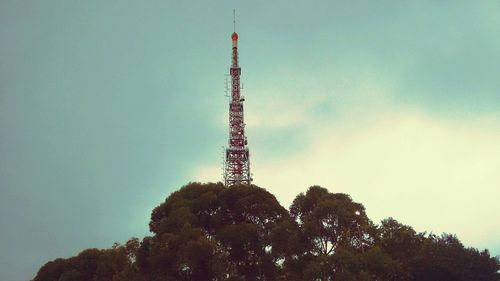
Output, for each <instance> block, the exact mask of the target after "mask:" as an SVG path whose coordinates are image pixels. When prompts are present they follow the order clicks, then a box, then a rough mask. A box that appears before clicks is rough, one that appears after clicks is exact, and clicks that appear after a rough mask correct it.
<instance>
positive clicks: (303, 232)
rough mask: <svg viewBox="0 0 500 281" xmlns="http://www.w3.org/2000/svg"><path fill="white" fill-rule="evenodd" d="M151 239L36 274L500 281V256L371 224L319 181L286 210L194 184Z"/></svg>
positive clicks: (448, 238) (259, 197)
mask: <svg viewBox="0 0 500 281" xmlns="http://www.w3.org/2000/svg"><path fill="white" fill-rule="evenodd" d="M149 228H150V231H151V232H152V235H151V236H147V237H144V238H143V239H142V240H139V239H138V238H132V239H130V240H129V241H127V242H126V243H125V244H124V245H120V244H115V245H113V247H112V248H110V249H102V250H99V249H86V250H84V251H82V252H81V253H80V254H78V255H77V256H74V257H71V258H67V259H62V258H59V259H55V260H53V261H49V262H47V263H46V264H45V265H43V266H42V267H41V268H40V270H39V271H38V273H37V275H36V276H35V278H34V279H33V281H90V280H92V281H105V280H106V281H109V280H111V281H146V280H147V281H159V280H165V281H177V280H196V281H204V280H207V281H223V280H224V281H246V280H248V281H250V280H252V281H254V280H287V281H295V280H297V281H299V280H300V281H303V280H305V281H309V280H310V281H331V280H339V281H350V280H353V281H354V280H356V281H358V280H359V281H365V280H366V281H368V280H369V281H374V280H384V281H392V280H394V281H396V280H398V281H424V280H425V281H433V280H436V281H448V280H449V281H452V280H453V281H465V280H474V281H483V280H484V281H500V273H499V271H500V261H499V259H498V257H492V256H490V253H489V252H488V250H483V251H478V250H477V249H475V248H468V247H464V245H463V244H462V243H461V242H460V240H459V239H458V238H457V237H456V236H455V235H452V234H446V233H444V234H442V235H439V236H437V235H435V234H432V233H430V234H428V233H425V232H423V233H417V232H416V231H415V230H413V228H411V227H410V226H407V225H403V224H401V223H399V222H398V221H396V220H395V219H393V218H387V219H384V220H382V222H381V223H380V224H379V225H376V224H374V223H373V222H372V221H371V220H370V219H369V218H368V216H367V214H366V213H365V208H364V206H363V205H362V204H360V203H357V202H354V201H352V199H351V197H350V196H349V195H347V194H343V193H331V192H329V191H328V190H327V189H325V188H323V187H319V186H312V187H310V188H309V189H308V190H307V192H306V193H300V194H299V195H297V197H296V198H295V200H294V201H293V203H292V205H291V206H290V208H289V210H287V209H285V208H284V207H282V206H281V205H280V204H279V203H278V201H277V200H276V198H275V197H274V196H273V195H272V194H271V193H269V192H268V191H266V190H265V189H263V188H260V187H258V186H254V185H251V186H232V187H225V186H224V185H223V184H222V183H207V184H201V183H189V184H187V185H185V186H183V187H182V188H181V189H180V190H178V191H176V192H173V193H172V194H170V196H168V197H167V198H166V200H165V202H164V203H162V204H161V205H160V206H158V207H156V208H155V209H154V210H153V212H152V214H151V221H150V223H149Z"/></svg>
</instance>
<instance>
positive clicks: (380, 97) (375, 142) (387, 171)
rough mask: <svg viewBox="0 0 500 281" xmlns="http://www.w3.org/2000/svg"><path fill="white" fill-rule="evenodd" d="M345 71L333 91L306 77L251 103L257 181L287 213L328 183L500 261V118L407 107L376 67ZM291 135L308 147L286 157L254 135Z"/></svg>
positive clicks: (204, 173) (204, 176)
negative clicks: (323, 107) (396, 99)
mask: <svg viewBox="0 0 500 281" xmlns="http://www.w3.org/2000/svg"><path fill="white" fill-rule="evenodd" d="M344 71H345V72H346V74H343V75H337V76H335V80H334V81H332V82H331V83H330V84H328V85H327V84H325V83H320V81H326V80H327V79H326V78H325V77H322V78H318V77H313V76H311V75H308V74H307V73H298V72H297V73H288V72H284V73H281V74H280V75H278V74H276V75H273V77H280V78H279V79H278V81H276V80H274V81H272V83H266V82H264V83H262V84H261V85H260V87H262V88H261V89H256V90H255V92H256V93H258V94H256V95H254V96H252V97H251V99H247V101H248V103H247V112H246V114H247V115H246V117H247V123H248V124H249V130H248V133H249V139H250V145H251V147H250V149H251V152H252V163H251V164H252V166H251V168H252V173H253V174H254V179H255V182H254V183H255V184H257V185H259V186H262V187H264V188H266V189H268V190H269V191H270V192H271V193H273V194H274V195H276V197H277V198H278V200H279V201H280V202H281V203H282V204H283V205H284V206H285V207H288V206H289V205H290V204H291V202H292V200H293V199H294V198H295V196H296V195H297V194H299V193H300V192H304V191H306V190H307V188H308V187H309V186H312V185H321V186H324V187H327V188H329V189H330V191H332V192H343V193H348V194H350V195H351V196H352V197H353V199H354V200H355V201H357V202H361V203H363V204H364V205H365V207H366V208H367V213H368V215H369V216H370V218H371V219H372V220H374V221H375V222H379V221H380V220H381V219H383V218H386V217H389V216H392V217H394V218H396V219H398V220H399V221H401V222H402V223H405V224H408V225H411V226H413V227H414V228H415V229H416V230H417V231H433V232H434V233H441V232H449V233H456V234H457V235H458V236H459V238H460V239H461V240H462V241H463V242H464V243H465V244H466V245H470V246H474V247H478V248H491V250H492V251H494V253H495V251H496V253H495V254H500V245H499V244H498V241H497V240H496V237H500V217H499V215H498V214H500V204H498V203H497V200H498V198H499V197H500V115H498V114H497V115H492V116H479V117H477V118H475V119H470V118H468V119H465V118H464V120H458V119H457V118H447V117H443V116H442V115H434V114H430V113H428V112H425V111H421V110H419V109H416V108H409V107H408V106H406V107H402V106H400V105H395V104H394V103H393V102H392V99H391V93H392V92H393V91H394V88H395V87H393V85H395V84H397V80H398V77H391V76H386V77H382V76H381V75H380V73H379V72H377V71H375V70H374V69H373V68H371V67H369V66H366V67H364V69H356V70H355V71H354V70H353V71H349V70H345V69H344ZM293 77H301V79H300V80H298V79H295V80H294V79H293ZM396 88H397V87H396ZM307 93H315V94H314V95H308V94H307ZM318 93H319V94H318ZM337 93H342V95H338V94H337ZM325 104H326V105H327V106H328V107H327V109H326V111H325V112H324V114H317V112H315V110H317V109H318V106H321V105H325ZM249 113H251V114H249ZM284 128H298V129H299V131H300V133H301V134H304V135H306V139H307V140H308V143H307V142H306V143H305V144H304V145H303V146H301V147H297V148H296V149H295V150H293V152H290V151H287V152H286V154H283V155H280V156H279V157H276V155H273V156H272V157H271V156H269V155H266V154H265V153H266V152H265V151H266V147H264V146H265V145H266V144H265V143H262V142H260V143H259V144H258V145H252V138H251V136H252V134H255V135H258V134H262V133H264V132H273V133H274V134H276V138H275V140H277V141H282V142H283V144H286V142H287V139H286V138H285V137H280V134H281V133H282V131H281V130H283V129H284ZM282 136H283V135H282ZM221 173H222V171H221V168H220V166H218V165H214V166H213V167H200V168H198V169H196V170H195V171H194V176H193V178H194V179H195V180H197V181H220V180H221V179H222V175H221ZM495 243H496V244H495Z"/></svg>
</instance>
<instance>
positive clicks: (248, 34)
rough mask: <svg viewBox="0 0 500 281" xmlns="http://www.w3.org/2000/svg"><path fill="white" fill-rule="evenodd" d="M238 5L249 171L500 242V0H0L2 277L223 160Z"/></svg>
mask: <svg viewBox="0 0 500 281" xmlns="http://www.w3.org/2000/svg"><path fill="white" fill-rule="evenodd" d="M233 8H236V9H237V31H238V33H239V35H240V40H239V46H240V64H241V67H242V81H243V86H244V89H243V91H242V92H243V94H244V95H245V96H246V103H245V114H246V116H245V118H246V120H245V121H246V123H247V135H248V139H249V146H250V152H251V161H252V162H251V170H252V173H253V175H254V179H255V184H257V185H259V186H262V187H265V188H266V189H268V190H269V191H270V192H272V193H273V194H275V195H276V196H277V198H278V200H279V201H280V202H281V203H282V204H283V205H284V206H285V207H288V206H289V204H290V203H291V201H292V200H293V198H294V197H295V196H296V195H297V194H298V193H300V192H303V191H305V190H306V189H307V188H308V187H309V186H311V185H315V184H318V185H322V186H324V187H327V188H329V190H330V191H332V192H344V193H348V194H350V195H351V196H352V197H353V199H354V200H355V201H357V202H361V203H363V204H364V205H365V207H366V208H367V213H368V215H369V217H370V218H371V219H372V220H373V221H375V222H379V221H380V219H382V218H386V217H389V216H392V217H394V218H396V219H397V220H399V221H400V222H402V223H405V224H408V225H411V226H413V227H414V228H415V229H416V230H417V231H433V232H434V233H441V232H450V233H456V234H457V235H458V237H459V239H461V240H462V241H463V242H464V243H465V244H466V245H467V246H474V247H477V248H480V249H484V248H488V249H490V251H491V252H492V254H494V255H498V254H500V239H499V238H498V237H500V204H499V203H498V200H499V199H498V198H499V197H500V36H499V34H500V2H499V1H487V0H485V1H396V0H393V1H369V0H366V1H353V0H349V1H302V2H299V1H293V3H292V2H291V1H285V0H282V1H197V2H193V1H175V2H173V1H165V0H163V1H160V0H157V1H153V0H147V1H125V0H122V1H100V0H88V1H72V0H58V1H56V0H46V1H35V0H32V1H15V0H0V279H1V280H3V281H17V280H28V279H30V278H32V277H33V276H34V275H35V274H36V272H37V270H38V268H39V267H40V266H41V265H43V264H44V263H45V262H47V261H49V260H52V259H55V258H57V257H69V256H73V255H76V254H78V253H79V252H80V251H82V250H83V249H86V248H89V247H98V248H105V247H110V246H111V245H112V244H113V242H115V241H117V242H121V243H123V242H125V241H126V240H127V239H128V238H130V237H132V236H137V237H143V236H144V235H147V234H148V227H147V224H148V221H149V215H150V212H151V210H152V209H153V208H154V207H155V206H157V205H158V204H160V203H161V202H162V201H163V200H164V199H165V197H166V196H168V195H169V194H170V193H171V192H172V191H175V190H177V189H178V188H180V187H181V186H182V185H184V184H186V183H188V182H190V181H195V180H196V181H219V180H221V172H222V171H221V167H222V165H221V161H222V146H224V145H225V144H226V142H227V134H228V128H227V124H226V123H227V111H228V99H227V98H226V97H224V78H225V76H224V75H225V74H227V73H228V72H229V65H230V54H231V40H230V34H231V32H232V29H233V25H232V9H233Z"/></svg>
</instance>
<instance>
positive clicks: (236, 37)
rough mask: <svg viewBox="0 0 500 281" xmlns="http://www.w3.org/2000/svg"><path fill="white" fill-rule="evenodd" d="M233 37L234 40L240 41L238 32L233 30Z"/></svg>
mask: <svg viewBox="0 0 500 281" xmlns="http://www.w3.org/2000/svg"><path fill="white" fill-rule="evenodd" d="M231 39H233V41H238V33H236V32H233V34H232V35H231Z"/></svg>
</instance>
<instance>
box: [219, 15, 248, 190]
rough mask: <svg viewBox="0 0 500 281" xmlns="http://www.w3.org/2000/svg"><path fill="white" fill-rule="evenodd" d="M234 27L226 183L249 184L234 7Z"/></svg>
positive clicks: (225, 166)
mask: <svg viewBox="0 0 500 281" xmlns="http://www.w3.org/2000/svg"><path fill="white" fill-rule="evenodd" d="M233 28H234V30H235V31H234V32H233V34H231V41H232V43H233V48H232V49H233V51H232V63H231V67H230V68H229V75H230V76H231V99H230V101H229V142H228V145H229V146H228V147H227V148H226V155H225V156H226V157H225V158H226V159H225V163H224V184H225V185H226V186H232V185H249V184H251V183H252V176H251V175H252V174H251V173H250V152H249V150H248V142H247V137H246V136H245V121H244V119H243V102H244V101H245V98H244V97H243V96H241V88H242V87H241V83H240V75H241V67H240V65H239V63H238V33H236V11H235V9H233Z"/></svg>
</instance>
